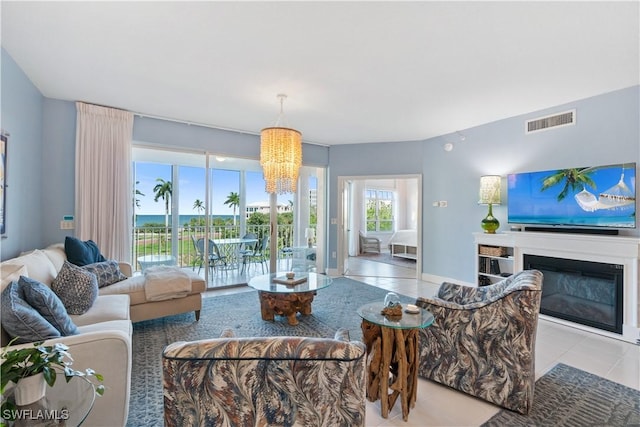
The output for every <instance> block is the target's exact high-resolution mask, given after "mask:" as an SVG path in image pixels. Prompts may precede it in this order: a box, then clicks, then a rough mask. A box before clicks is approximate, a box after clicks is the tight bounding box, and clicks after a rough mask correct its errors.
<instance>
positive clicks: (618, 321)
mask: <svg viewBox="0 0 640 427" xmlns="http://www.w3.org/2000/svg"><path fill="white" fill-rule="evenodd" d="M523 261H524V266H525V269H527V270H539V271H541V272H542V274H544V281H543V283H542V301H541V303H540V313H541V314H546V315H549V316H553V317H557V318H559V319H564V320H569V321H571V322H576V323H580V324H583V325H587V326H591V327H594V328H599V329H603V330H605V331H610V332H615V333H618V334H621V333H622V300H623V297H622V292H623V277H624V274H623V273H624V266H622V265H618V264H605V263H599V262H589V261H579V260H573V259H564V258H552V257H544V256H537V255H526V254H525V255H524V259H523Z"/></svg>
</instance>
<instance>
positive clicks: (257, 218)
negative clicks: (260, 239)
mask: <svg viewBox="0 0 640 427" xmlns="http://www.w3.org/2000/svg"><path fill="white" fill-rule="evenodd" d="M247 224H248V225H268V224H269V215H268V214H265V213H262V212H254V213H252V214H251V215H250V216H249V218H247Z"/></svg>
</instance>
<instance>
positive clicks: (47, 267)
mask: <svg viewBox="0 0 640 427" xmlns="http://www.w3.org/2000/svg"><path fill="white" fill-rule="evenodd" d="M2 265H24V266H25V267H26V268H27V272H28V273H29V277H31V278H32V279H35V280H37V281H38V282H41V283H44V284H45V285H47V286H51V282H53V279H54V278H55V277H56V274H57V270H56V268H55V267H54V265H53V264H52V263H51V260H49V258H48V257H47V256H46V255H45V254H44V252H42V251H41V250H39V249H36V250H34V251H31V252H29V253H26V254H24V255H20V256H19V257H17V258H12V259H10V260H7V261H4V262H3V263H2Z"/></svg>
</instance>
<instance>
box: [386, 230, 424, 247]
mask: <svg viewBox="0 0 640 427" xmlns="http://www.w3.org/2000/svg"><path fill="white" fill-rule="evenodd" d="M389 244H390V245H403V246H415V247H417V246H418V231H417V230H398V231H396V232H395V233H393V236H391V240H389Z"/></svg>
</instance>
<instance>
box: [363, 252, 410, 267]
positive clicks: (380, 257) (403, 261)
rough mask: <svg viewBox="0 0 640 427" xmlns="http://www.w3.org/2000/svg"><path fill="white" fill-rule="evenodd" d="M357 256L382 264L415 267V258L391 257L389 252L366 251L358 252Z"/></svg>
mask: <svg viewBox="0 0 640 427" xmlns="http://www.w3.org/2000/svg"><path fill="white" fill-rule="evenodd" d="M358 258H364V259H367V260H370V261H375V262H381V263H383V264H390V265H395V266H398V267H405V268H412V269H414V270H415V268H416V260H414V259H408V258H402V257H397V256H393V257H392V256H391V254H390V253H389V252H383V253H380V254H378V253H371V252H367V253H364V254H359V255H358Z"/></svg>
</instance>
